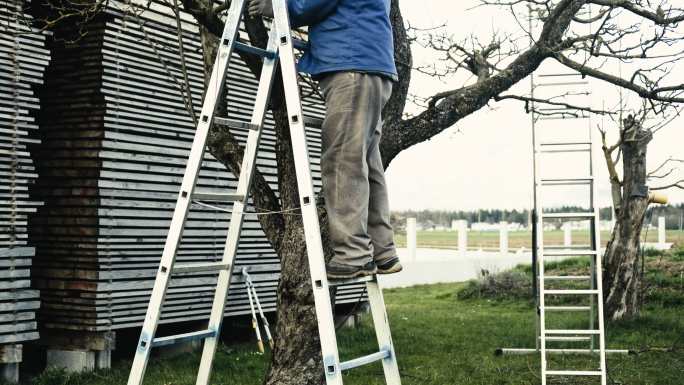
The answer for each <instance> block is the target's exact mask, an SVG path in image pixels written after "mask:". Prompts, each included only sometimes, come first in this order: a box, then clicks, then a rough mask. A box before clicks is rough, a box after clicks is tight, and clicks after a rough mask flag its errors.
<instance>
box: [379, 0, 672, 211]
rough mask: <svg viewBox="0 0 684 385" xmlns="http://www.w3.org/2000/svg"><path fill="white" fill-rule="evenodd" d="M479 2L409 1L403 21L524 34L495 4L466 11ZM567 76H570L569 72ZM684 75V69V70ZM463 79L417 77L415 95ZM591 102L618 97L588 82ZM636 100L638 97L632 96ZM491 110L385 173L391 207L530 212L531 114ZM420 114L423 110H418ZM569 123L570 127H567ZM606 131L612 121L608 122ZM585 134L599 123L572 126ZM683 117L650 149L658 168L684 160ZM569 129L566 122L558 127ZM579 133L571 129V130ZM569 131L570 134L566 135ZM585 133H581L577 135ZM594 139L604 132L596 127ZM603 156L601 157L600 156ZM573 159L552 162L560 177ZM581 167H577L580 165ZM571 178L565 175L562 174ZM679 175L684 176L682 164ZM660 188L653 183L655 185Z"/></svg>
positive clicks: (506, 105)
mask: <svg viewBox="0 0 684 385" xmlns="http://www.w3.org/2000/svg"><path fill="white" fill-rule="evenodd" d="M475 4H477V1H476V0H460V1H453V0H422V1H413V0H404V1H402V2H401V6H402V12H403V14H404V18H405V19H406V20H407V21H408V22H410V23H411V25H412V26H416V27H430V26H436V25H440V24H443V23H446V24H447V25H448V30H449V31H450V32H451V33H453V35H454V36H455V37H457V38H465V37H467V36H469V35H470V34H475V35H477V36H480V37H482V38H483V39H485V40H487V39H486V37H487V36H491V34H492V31H499V32H506V33H508V34H511V35H514V36H515V35H521V30H520V28H519V27H518V25H517V23H516V22H515V20H514V19H513V18H512V17H511V16H510V14H509V13H508V12H507V11H506V10H502V9H496V8H492V7H487V8H478V9H475V10H468V8H470V7H472V6H473V5H475ZM433 60H434V56H433V54H431V53H429V52H426V51H425V50H422V49H414V62H415V63H416V64H420V63H423V64H424V63H429V62H431V61H433ZM566 72H567V71H566ZM681 72H684V71H681ZM462 83H463V82H462V81H461V79H459V80H456V79H455V80H453V81H451V82H447V84H443V83H441V82H439V81H436V80H434V79H430V78H427V77H425V76H419V75H417V74H415V73H414V77H413V82H412V86H411V87H412V89H411V92H413V93H415V94H418V95H421V96H428V95H432V94H434V93H435V92H438V91H440V90H445V89H449V88H454V87H457V86H460V85H461V84H462ZM529 84H530V82H529V79H528V80H525V81H523V82H521V84H520V85H519V86H518V87H517V88H516V89H515V91H516V92H517V93H519V94H525V93H527V92H529ZM580 87H588V88H589V89H590V90H591V92H592V95H591V104H592V105H593V106H598V107H601V106H602V105H603V103H606V104H607V105H610V104H611V103H614V102H615V100H617V99H616V98H617V91H616V90H615V89H614V88H613V87H610V86H606V85H605V83H601V82H598V81H589V83H588V84H587V85H586V86H580ZM625 96H626V97H629V96H631V98H632V99H634V100H636V98H634V96H633V95H627V94H625ZM490 107H491V108H484V109H482V110H480V111H479V112H477V113H475V114H473V115H471V116H469V117H467V118H466V119H463V120H461V121H460V122H459V123H458V124H457V125H456V126H454V127H452V128H450V129H448V130H446V131H445V132H444V133H442V134H440V135H438V136H436V137H434V138H433V139H432V140H430V141H427V142H424V143H421V144H418V145H416V146H413V147H411V148H409V149H407V150H405V151H403V152H402V153H401V154H400V155H399V156H398V157H397V158H396V159H395V160H394V161H393V162H392V164H391V165H390V167H389V169H388V171H387V179H388V184H389V193H390V202H391V207H392V209H393V210H406V209H414V210H419V209H448V210H472V209H485V208H502V209H512V208H529V207H530V206H531V199H532V198H531V196H532V137H531V125H530V116H529V115H526V114H525V113H524V110H523V106H522V104H520V103H517V102H513V101H507V102H501V103H493V104H492V105H491V106H490ZM414 111H419V109H417V110H414ZM568 123H569V122H568ZM603 123H604V124H605V125H607V126H610V125H609V124H608V122H606V121H603ZM572 124H573V125H576V126H577V127H579V128H580V129H581V128H583V129H584V132H587V131H588V127H589V124H591V126H592V127H596V125H597V124H601V118H600V117H595V118H593V120H592V121H591V123H589V122H588V121H574V122H572ZM683 125H684V118H678V120H676V121H675V122H673V124H671V125H670V126H668V127H667V128H665V129H663V130H661V131H660V132H658V134H657V135H656V137H655V139H654V141H653V142H652V144H651V145H650V146H649V157H648V162H649V164H650V165H651V166H656V165H657V164H659V163H660V162H662V161H663V160H665V159H667V158H668V157H670V156H673V157H679V158H684V145H683V144H684V140H683V139H684V127H682V126H683ZM558 127H561V128H563V129H566V127H569V126H566V125H559V126H558ZM575 131H577V130H574V129H573V132H575ZM565 132H569V131H565ZM578 132H579V131H578ZM593 134H594V135H597V134H598V131H597V130H596V129H595V128H594V130H593ZM597 155H600V154H597ZM597 160H599V161H600V160H601V158H597ZM568 163H569V162H567V161H566V162H561V163H558V164H556V165H553V167H554V169H555V170H557V171H559V172H563V173H565V172H571V169H570V168H568V169H564V167H567V164H568ZM597 168H598V170H597V171H598V176H599V183H600V184H599V190H600V191H599V195H600V197H599V198H600V199H599V202H600V204H601V205H602V206H604V205H609V204H610V203H609V202H610V197H609V184H608V179H607V176H606V174H607V172H606V167H605V163H604V162H603V163H602V162H599V163H598V164H597ZM574 170H577V168H574ZM564 175H566V174H564ZM679 175H680V176H681V177H682V178H684V167H682V170H680V172H679ZM654 185H655V183H654ZM583 195H584V194H580V193H579V192H578V191H577V190H576V191H566V192H565V193H564V194H562V195H558V196H554V198H553V199H554V200H555V203H556V204H562V203H580V200H582V199H583V198H582V197H581V196H583ZM668 195H669V196H670V198H671V200H672V201H674V202H684V192H683V191H677V190H670V191H668Z"/></svg>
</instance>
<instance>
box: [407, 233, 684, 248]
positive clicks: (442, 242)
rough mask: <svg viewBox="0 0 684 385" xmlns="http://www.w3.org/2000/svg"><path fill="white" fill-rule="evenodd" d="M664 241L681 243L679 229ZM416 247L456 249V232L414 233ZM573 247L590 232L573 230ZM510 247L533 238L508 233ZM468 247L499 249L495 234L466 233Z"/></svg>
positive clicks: (654, 236)
mask: <svg viewBox="0 0 684 385" xmlns="http://www.w3.org/2000/svg"><path fill="white" fill-rule="evenodd" d="M610 234H611V232H610V231H602V232H601V240H602V243H603V244H604V245H605V244H606V243H607V242H608V240H610ZM647 237H648V242H657V241H658V232H657V231H649V232H648V236H647ZM394 239H395V242H396V243H397V245H398V246H399V247H406V234H405V233H397V234H396V235H395V238H394ZM544 239H545V241H546V243H547V244H553V245H560V244H563V239H564V232H563V231H562V230H557V231H546V232H544ZM666 239H667V240H668V242H675V243H678V244H684V232H681V231H678V230H668V231H667V235H666ZM416 240H417V242H418V247H432V248H438V249H444V248H446V249H455V248H456V247H457V245H458V236H457V233H456V232H455V231H418V233H417V234H416ZM572 241H573V243H574V244H589V233H588V232H587V231H581V230H575V231H573V233H572ZM508 244H509V248H510V249H512V250H515V249H519V248H521V247H525V248H527V249H529V248H530V247H531V245H532V236H531V234H530V232H529V231H511V232H510V233H509V234H508ZM468 247H476V248H479V247H482V248H497V249H498V248H499V232H498V231H470V232H468Z"/></svg>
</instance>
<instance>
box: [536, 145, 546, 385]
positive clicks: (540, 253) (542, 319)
mask: <svg viewBox="0 0 684 385" xmlns="http://www.w3.org/2000/svg"><path fill="white" fill-rule="evenodd" d="M540 151H541V146H540V145H539V143H538V142H535V144H534V152H535V154H534V155H535V157H534V165H535V175H534V189H535V196H534V199H535V207H536V210H537V226H536V229H535V230H536V241H537V244H536V245H534V247H535V248H536V249H537V258H538V259H537V261H538V265H537V266H538V267H537V273H538V275H539V307H538V308H537V312H538V315H539V350H540V353H541V379H542V385H546V371H547V370H548V366H547V365H548V363H547V357H546V313H545V309H544V307H545V303H546V298H545V297H546V294H545V290H546V286H545V281H544V276H545V274H546V273H545V266H544V263H545V259H546V258H545V257H544V215H543V214H544V206H543V204H542V202H543V200H542V194H541V188H540V187H541V179H542V178H541V174H542V173H541V160H540V159H539V157H540V156H541V155H540V154H541V152H540Z"/></svg>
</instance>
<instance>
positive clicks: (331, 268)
mask: <svg viewBox="0 0 684 385" xmlns="http://www.w3.org/2000/svg"><path fill="white" fill-rule="evenodd" d="M325 269H326V271H327V273H328V279H336V280H340V279H352V278H359V277H364V276H367V275H374V274H376V273H377V270H378V269H377V268H376V267H375V263H373V262H368V263H366V264H365V265H363V266H353V265H346V264H343V263H338V262H335V261H330V262H328V264H327V265H326V266H325Z"/></svg>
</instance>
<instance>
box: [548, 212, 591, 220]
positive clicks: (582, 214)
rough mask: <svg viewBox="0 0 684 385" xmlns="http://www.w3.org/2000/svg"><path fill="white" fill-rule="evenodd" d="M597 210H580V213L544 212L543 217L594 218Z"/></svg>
mask: <svg viewBox="0 0 684 385" xmlns="http://www.w3.org/2000/svg"><path fill="white" fill-rule="evenodd" d="M595 215H596V213H595V212H579V213H543V214H542V218H586V219H590V218H594V216H595Z"/></svg>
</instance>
